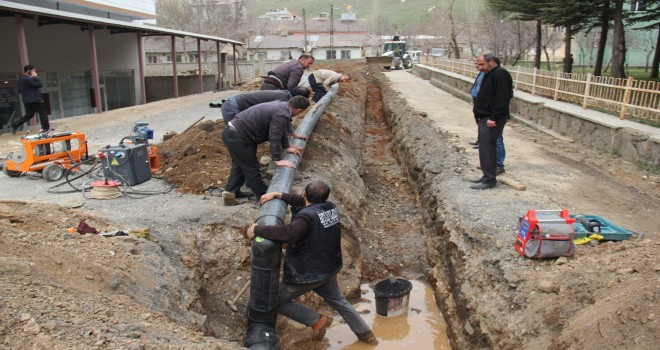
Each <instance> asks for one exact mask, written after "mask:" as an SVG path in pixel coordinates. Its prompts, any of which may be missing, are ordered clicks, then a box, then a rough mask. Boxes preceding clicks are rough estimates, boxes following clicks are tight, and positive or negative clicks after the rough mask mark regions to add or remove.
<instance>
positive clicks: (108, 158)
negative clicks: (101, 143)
mask: <svg viewBox="0 0 660 350" xmlns="http://www.w3.org/2000/svg"><path fill="white" fill-rule="evenodd" d="M148 147H149V145H147V144H146V143H142V144H120V145H119V146H105V148H102V149H101V150H100V151H99V156H100V158H101V167H102V168H103V175H104V176H105V178H106V179H108V180H115V181H119V182H121V183H125V184H128V185H130V186H133V185H137V184H141V183H143V182H145V181H147V180H149V179H151V165H150V162H149V150H148Z"/></svg>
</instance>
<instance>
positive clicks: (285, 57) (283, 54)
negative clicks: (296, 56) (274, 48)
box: [280, 51, 292, 60]
mask: <svg viewBox="0 0 660 350" xmlns="http://www.w3.org/2000/svg"><path fill="white" fill-rule="evenodd" d="M290 58H292V57H291V51H281V54H280V59H281V60H288V59H290Z"/></svg>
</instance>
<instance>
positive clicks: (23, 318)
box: [21, 312, 32, 322]
mask: <svg viewBox="0 0 660 350" xmlns="http://www.w3.org/2000/svg"><path fill="white" fill-rule="evenodd" d="M30 319H32V315H30V314H29V313H27V312H24V313H22V314H21V322H25V321H29V320H30Z"/></svg>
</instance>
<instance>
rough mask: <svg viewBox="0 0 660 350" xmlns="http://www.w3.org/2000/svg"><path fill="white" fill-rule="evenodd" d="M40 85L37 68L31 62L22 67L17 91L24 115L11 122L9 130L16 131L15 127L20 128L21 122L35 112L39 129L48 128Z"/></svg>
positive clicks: (32, 115)
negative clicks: (39, 124)
mask: <svg viewBox="0 0 660 350" xmlns="http://www.w3.org/2000/svg"><path fill="white" fill-rule="evenodd" d="M42 86H43V84H42V83H41V79H39V77H38V75H37V69H36V68H35V67H34V66H33V65H31V64H28V65H27V66H25V67H23V75H22V76H21V77H20V78H19V79H18V92H19V93H20V94H21V98H22V99H23V105H24V106H25V115H24V116H23V117H21V119H19V120H17V121H15V122H13V123H12V125H11V132H12V133H13V134H15V133H16V129H18V128H20V127H21V125H23V123H25V122H27V121H28V120H30V119H32V117H34V114H35V113H37V114H39V122H40V123H41V131H47V130H50V123H49V122H48V114H46V109H45V108H44V104H43V102H44V99H43V98H42V97H41V92H40V91H39V89H40V88H41V87H42Z"/></svg>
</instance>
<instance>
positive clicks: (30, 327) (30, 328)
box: [23, 318, 41, 335]
mask: <svg viewBox="0 0 660 350" xmlns="http://www.w3.org/2000/svg"><path fill="white" fill-rule="evenodd" d="M39 332H41V326H39V324H38V323H37V321H35V320H34V318H31V319H30V320H29V321H28V323H27V324H26V325H25V326H24V327H23V333H25V334H29V335H37V334H39Z"/></svg>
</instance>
